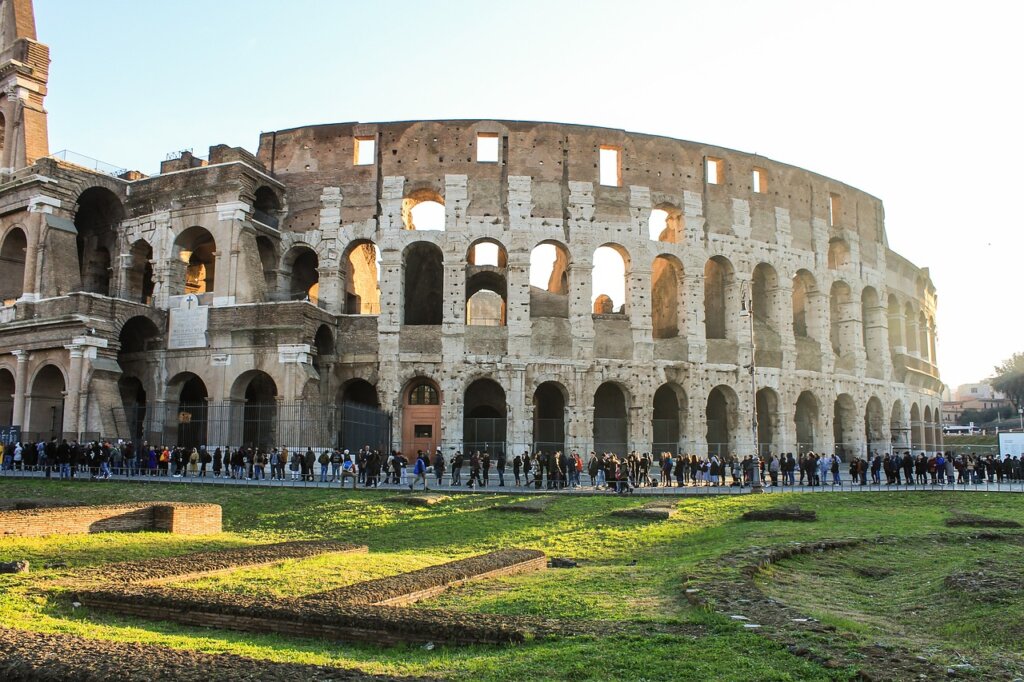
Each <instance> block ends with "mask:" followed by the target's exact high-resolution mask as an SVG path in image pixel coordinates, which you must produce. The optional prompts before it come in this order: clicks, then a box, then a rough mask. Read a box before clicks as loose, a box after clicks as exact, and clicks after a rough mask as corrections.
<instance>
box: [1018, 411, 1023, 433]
mask: <svg viewBox="0 0 1024 682" xmlns="http://www.w3.org/2000/svg"><path fill="white" fill-rule="evenodd" d="M1017 414H1018V415H1020V430H1021V431H1024V407H1018V408H1017Z"/></svg>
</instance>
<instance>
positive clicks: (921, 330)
mask: <svg viewBox="0 0 1024 682" xmlns="http://www.w3.org/2000/svg"><path fill="white" fill-rule="evenodd" d="M917 334H918V344H917V347H918V349H919V351H918V352H920V353H921V359H922V360H924V361H925V362H931V356H930V355H929V348H931V342H930V341H929V338H928V337H929V336H930V334H929V332H928V318H927V317H925V316H924V313H919V314H918V316H917Z"/></svg>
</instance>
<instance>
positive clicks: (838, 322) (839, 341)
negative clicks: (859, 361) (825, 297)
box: [829, 282, 853, 359]
mask: <svg viewBox="0 0 1024 682" xmlns="http://www.w3.org/2000/svg"><path fill="white" fill-rule="evenodd" d="M851 298H852V295H851V293H850V287H849V286H848V285H847V284H846V282H834V283H833V284H832V291H831V293H830V294H829V319H830V322H831V326H830V339H831V341H832V352H834V353H835V354H836V355H837V356H839V358H840V359H841V358H847V357H849V356H851V354H852V352H853V340H852V339H851V338H850V331H851V330H850V329H849V328H848V327H849V324H848V323H849V322H850V321H851V319H850V318H851V315H850V301H851Z"/></svg>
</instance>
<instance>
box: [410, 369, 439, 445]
mask: <svg viewBox="0 0 1024 682" xmlns="http://www.w3.org/2000/svg"><path fill="white" fill-rule="evenodd" d="M402 395H403V399H402V402H403V409H402V450H403V451H404V452H407V453H411V454H412V455H415V454H416V451H417V450H423V451H424V452H434V449H435V448H436V447H437V446H439V445H440V444H441V435H442V434H441V391H440V389H438V387H437V384H435V383H434V382H433V381H431V380H430V379H426V378H418V379H414V380H412V381H410V382H409V384H408V386H406V389H405V391H404V392H403V394H402Z"/></svg>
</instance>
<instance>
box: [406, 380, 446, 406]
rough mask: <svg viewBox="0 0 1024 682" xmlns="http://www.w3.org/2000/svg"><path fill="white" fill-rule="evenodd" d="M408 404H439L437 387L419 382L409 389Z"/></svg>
mask: <svg viewBox="0 0 1024 682" xmlns="http://www.w3.org/2000/svg"><path fill="white" fill-rule="evenodd" d="M409 404H410V405H440V404H441V400H440V397H439V396H438V394H437V389H436V388H434V386H433V385H431V384H428V383H425V382H424V383H420V384H417V385H415V386H413V387H412V388H411V389H409Z"/></svg>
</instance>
